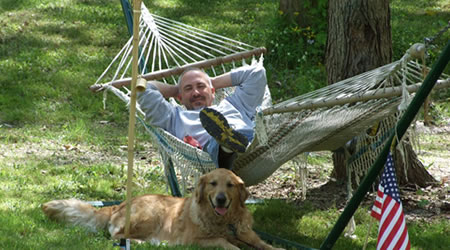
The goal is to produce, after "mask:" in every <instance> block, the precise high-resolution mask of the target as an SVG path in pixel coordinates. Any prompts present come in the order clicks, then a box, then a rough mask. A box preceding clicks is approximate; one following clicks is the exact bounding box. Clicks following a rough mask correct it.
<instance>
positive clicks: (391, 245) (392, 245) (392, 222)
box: [370, 153, 411, 250]
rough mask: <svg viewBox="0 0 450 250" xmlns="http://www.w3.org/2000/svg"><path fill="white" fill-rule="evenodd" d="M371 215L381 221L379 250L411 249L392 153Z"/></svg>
mask: <svg viewBox="0 0 450 250" xmlns="http://www.w3.org/2000/svg"><path fill="white" fill-rule="evenodd" d="M370 215H372V217H374V218H375V219H377V220H378V221H380V225H379V227H378V243H377V250H378V249H410V248H411V244H410V242H409V238H408V229H407V228H406V223H405V217H404V216H403V207H402V202H401V201H400V194H399V191H398V185H397V178H396V177H395V168H394V160H393V159H392V154H391V153H389V155H388V157H387V160H386V165H385V167H384V171H383V175H382V176H381V182H380V184H379V185H378V192H377V198H376V200H375V204H374V205H373V207H372V212H371V214H370Z"/></svg>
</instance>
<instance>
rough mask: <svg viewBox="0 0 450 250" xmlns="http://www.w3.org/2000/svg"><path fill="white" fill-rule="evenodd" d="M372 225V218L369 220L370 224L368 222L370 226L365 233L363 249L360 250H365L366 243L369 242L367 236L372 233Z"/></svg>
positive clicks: (373, 221)
mask: <svg viewBox="0 0 450 250" xmlns="http://www.w3.org/2000/svg"><path fill="white" fill-rule="evenodd" d="M373 223H375V220H374V219H373V218H372V219H371V222H370V224H369V231H367V234H366V239H365V240H364V247H363V249H362V250H366V247H367V242H368V241H369V235H370V231H372V226H373Z"/></svg>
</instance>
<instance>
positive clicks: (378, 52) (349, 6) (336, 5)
mask: <svg viewBox="0 0 450 250" xmlns="http://www.w3.org/2000/svg"><path fill="white" fill-rule="evenodd" d="M328 4H329V5H328V40H327V48H326V68H327V75H328V84H333V83H335V82H338V81H340V80H343V79H346V78H349V77H352V76H354V75H357V74H360V73H362V72H365V71H368V70H371V69H374V68H377V67H379V66H382V65H385V64H387V63H390V62H391V57H392V38H391V26H390V9H389V0H378V1H372V0H358V1H355V0H343V1H329V3H328ZM406 150H407V155H408V156H410V158H409V160H410V163H409V164H410V167H409V168H408V180H409V182H413V183H416V182H417V184H418V185H420V186H422V185H423V184H424V183H427V182H431V181H433V180H434V179H433V177H431V175H429V174H428V172H426V170H425V169H424V168H423V165H422V163H421V162H420V161H419V160H418V159H417V156H416V154H415V153H414V151H413V150H412V148H411V147H407V149H406ZM401 163H402V165H398V167H397V169H403V165H404V164H403V162H401ZM333 164H334V171H333V174H334V176H335V177H336V179H338V180H341V181H345V180H346V175H347V174H346V168H345V154H344V150H343V149H342V150H338V151H337V152H335V153H333ZM416 171H417V173H419V172H420V175H422V177H423V180H420V181H419V180H418V176H419V175H417V174H415V173H414V172H416ZM423 171H425V173H423ZM397 172H399V171H397ZM409 172H413V173H411V174H410V173H409ZM399 175H400V176H399V177H400V178H399V182H400V183H405V181H406V178H405V175H404V174H402V173H399ZM419 183H420V184H419Z"/></svg>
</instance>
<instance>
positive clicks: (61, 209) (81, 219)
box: [42, 199, 116, 232]
mask: <svg viewBox="0 0 450 250" xmlns="http://www.w3.org/2000/svg"><path fill="white" fill-rule="evenodd" d="M115 207H116V206H112V207H103V208H101V209H97V208H95V207H93V206H91V205H90V204H88V203H86V202H83V201H80V200H76V199H70V200H54V201H49V202H47V203H45V204H43V205H42V210H43V211H44V213H45V214H46V215H47V216H48V217H49V218H51V219H55V220H59V221H65V222H68V223H70V224H73V225H80V226H84V227H86V228H88V229H90V230H91V231H93V232H96V231H98V230H102V229H105V228H106V227H107V225H108V222H109V220H110V218H111V213H112V211H113V209H114V208H115Z"/></svg>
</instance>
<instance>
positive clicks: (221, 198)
mask: <svg viewBox="0 0 450 250" xmlns="http://www.w3.org/2000/svg"><path fill="white" fill-rule="evenodd" d="M216 202H217V206H220V207H223V206H224V205H225V203H226V202H227V197H225V194H224V193H219V194H218V195H217V196H216Z"/></svg>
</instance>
